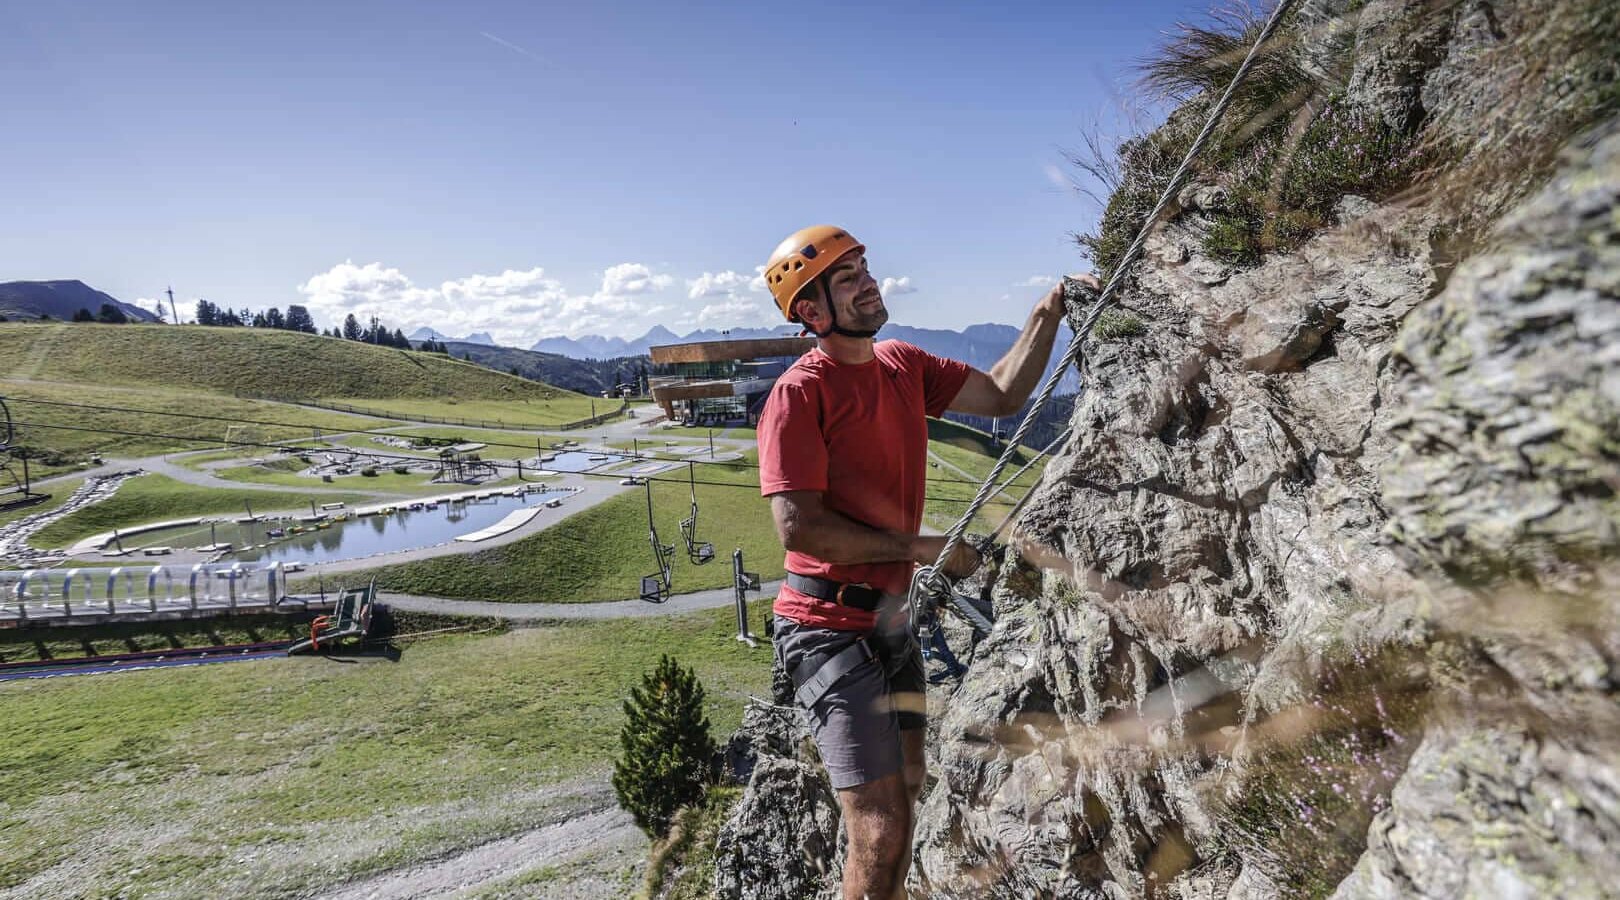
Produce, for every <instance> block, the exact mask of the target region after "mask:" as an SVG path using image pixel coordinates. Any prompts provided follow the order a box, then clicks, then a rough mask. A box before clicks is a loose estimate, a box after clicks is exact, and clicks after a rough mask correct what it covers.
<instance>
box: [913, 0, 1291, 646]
mask: <svg viewBox="0 0 1620 900" xmlns="http://www.w3.org/2000/svg"><path fill="white" fill-rule="evenodd" d="M1293 4H1294V0H1278V3H1277V7H1276V8H1275V9H1273V10H1272V11H1271V17H1270V18H1268V19H1267V20H1266V24H1265V27H1263V28H1261V29H1260V34H1259V35H1258V36H1256V38H1255V41H1254V44H1253V45H1252V46H1251V47H1249V52H1248V54H1247V55H1246V56H1244V57H1243V62H1242V63H1240V64H1239V65H1238V68H1237V71H1236V72H1234V73H1232V80H1231V81H1230V82H1229V83H1228V84H1227V85H1226V90H1225V92H1223V93H1222V94H1221V97H1220V99H1219V100H1218V101H1216V103H1215V105H1214V106H1213V107H1212V108H1211V109H1210V111H1209V116H1208V117H1207V118H1206V119H1205V120H1204V127H1203V128H1202V129H1201V130H1200V131H1199V132H1198V136H1197V137H1195V138H1194V139H1193V142H1192V144H1191V146H1189V147H1188V148H1187V153H1186V155H1185V156H1183V157H1182V159H1181V165H1179V166H1177V167H1176V171H1175V172H1174V173H1173V174H1172V175H1171V176H1170V180H1169V182H1168V183H1166V184H1165V187H1164V191H1163V192H1162V193H1161V194H1160V196H1159V201H1158V203H1156V204H1154V207H1153V211H1152V212H1150V213H1148V216H1147V218H1146V219H1144V220H1143V221H1142V227H1141V229H1140V230H1138V231H1137V234H1136V238H1135V239H1134V240H1133V241H1131V244H1130V246H1129V247H1128V248H1127V249H1126V250H1125V253H1124V255H1123V256H1121V257H1120V260H1119V264H1118V265H1116V266H1115V267H1114V271H1113V274H1111V275H1110V276H1109V277H1108V283H1107V284H1105V285H1103V289H1102V291H1101V292H1099V293H1098V294H1097V295H1096V298H1095V299H1094V300H1093V301H1092V303H1091V309H1090V311H1089V312H1088V313H1087V314H1086V316H1085V318H1084V319H1083V320H1082V321H1081V322H1080V323H1079V325H1078V326H1077V327H1076V328H1075V330H1074V337H1073V338H1072V339H1070V341H1069V346H1068V347H1067V348H1066V349H1065V350H1064V351H1063V357H1062V359H1061V360H1060V361H1059V362H1058V365H1057V366H1056V367H1054V368H1053V369H1052V373H1051V374H1050V375H1048V376H1047V378H1046V382H1045V383H1044V384H1042V385H1041V389H1040V393H1039V394H1037V395H1036V399H1035V403H1034V405H1033V406H1031V407H1030V409H1029V412H1028V413H1027V414H1026V415H1025V416H1024V420H1023V421H1022V422H1020V423H1019V424H1018V429H1017V430H1016V431H1014V432H1013V435H1012V437H1010V438H1008V439H1007V449H1006V450H1005V451H1003V452H1002V454H1001V457H1000V458H999V459H997V460H996V464H995V465H994V466H992V467H991V469H990V473H989V474H988V475H986V476H985V478H984V482H983V483H982V484H981V485H980V486H979V490H978V493H976V494H975V495H974V497H973V500H972V501H971V502H970V503H969V504H968V508H967V510H966V511H964V512H963V513H962V516H961V518H960V519H958V520H957V521H956V523H955V524H954V525H952V526H951V527H950V530H948V531H947V532H946V533H945V545H944V547H942V548H941V549H940V551H939V556H938V557H937V558H936V559H935V560H934V562H933V563H932V564H931V565H925V566H920V567H918V569H917V572H916V573H915V574H914V575H913V577H912V580H911V590H910V592H909V594H910V596H909V601H910V605H911V621H912V625H913V627H915V626H917V624H918V623H919V622H920V621H922V620H923V618H924V616H923V613H924V611H923V610H920V609H919V608H918V600H919V598H920V597H921V596H922V593H926V594H927V597H928V600H929V602H930V604H932V602H933V601H935V600H937V599H938V598H939V597H941V596H943V595H944V594H945V593H948V592H949V591H950V580H949V579H948V578H947V577H946V576H945V574H944V568H945V562H946V560H948V559H950V557H951V554H952V553H954V552H955V551H956V548H957V547H958V546H959V545H961V543H962V540H963V534H964V533H965V532H966V531H967V526H968V524H969V523H970V522H972V521H973V518H974V517H975V516H977V515H978V514H979V511H980V510H981V509H983V508H984V505H985V504H986V503H988V502H989V500H990V497H991V496H992V490H991V488H992V487H993V486H994V485H995V482H996V479H997V478H999V477H1000V476H1001V473H1002V471H1003V470H1005V469H1006V468H1007V465H1008V463H1010V462H1011V460H1012V457H1013V454H1014V453H1015V452H1016V448H1017V447H1018V445H1019V444H1020V443H1021V442H1022V441H1023V439H1024V435H1025V434H1026V433H1027V432H1028V431H1029V429H1030V427H1031V426H1032V425H1034V423H1035V419H1036V417H1037V416H1038V415H1039V414H1040V411H1041V409H1042V408H1043V407H1044V406H1046V403H1047V401H1049V400H1050V399H1052V394H1053V393H1054V392H1055V391H1056V390H1057V385H1058V381H1059V380H1060V379H1061V378H1062V377H1063V374H1064V373H1065V372H1067V371H1068V370H1069V367H1070V366H1072V365H1074V364H1075V363H1076V362H1077V361H1078V360H1079V358H1080V350H1081V348H1082V347H1083V346H1084V344H1085V339H1086V336H1087V335H1089V334H1090V333H1091V329H1092V328H1093V327H1094V326H1095V325H1096V324H1097V319H1098V318H1099V317H1101V315H1102V313H1103V311H1104V310H1105V309H1106V308H1107V307H1108V304H1109V303H1110V302H1111V301H1112V300H1113V299H1114V294H1115V292H1116V291H1117V290H1118V289H1119V286H1120V285H1121V284H1122V283H1124V279H1125V274H1126V272H1127V271H1129V270H1130V268H1131V266H1132V264H1134V263H1135V262H1136V260H1137V259H1138V258H1140V257H1141V255H1142V248H1143V246H1144V245H1145V244H1146V243H1147V239H1148V237H1149V236H1150V235H1151V234H1152V233H1153V227H1154V224H1155V223H1156V222H1157V221H1158V219H1159V216H1160V214H1162V213H1163V212H1164V210H1165V208H1166V207H1167V206H1169V205H1170V202H1171V201H1172V200H1173V199H1175V195H1176V191H1178V190H1180V188H1181V184H1182V182H1183V181H1185V180H1186V178H1187V173H1188V172H1189V171H1191V169H1192V164H1193V160H1194V159H1196V158H1197V156H1198V154H1199V153H1201V152H1203V150H1204V147H1205V145H1206V144H1208V143H1209V139H1210V137H1211V136H1213V135H1214V133H1215V127H1216V126H1217V125H1218V124H1220V120H1221V116H1223V115H1224V114H1225V113H1226V109H1227V107H1229V106H1231V104H1232V99H1233V97H1234V96H1236V93H1237V87H1238V85H1239V84H1240V83H1241V82H1242V81H1243V77H1244V76H1245V75H1247V74H1248V73H1249V69H1250V68H1251V67H1252V66H1253V65H1254V60H1255V58H1256V57H1257V56H1258V55H1259V52H1260V48H1261V46H1263V45H1264V44H1265V42H1266V41H1267V40H1269V39H1270V38H1271V35H1272V34H1273V33H1274V32H1275V31H1276V30H1277V26H1278V25H1279V24H1280V23H1281V22H1282V17H1283V15H1284V14H1286V13H1287V11H1288V9H1289V8H1290V7H1292V6H1293ZM1063 288H1064V300H1065V302H1066V304H1067V303H1068V302H1069V301H1071V298H1072V300H1074V301H1078V300H1079V299H1080V298H1079V297H1078V296H1074V295H1075V294H1076V293H1078V290H1079V289H1082V287H1081V285H1080V284H1079V282H1076V281H1074V280H1072V279H1068V278H1065V279H1064V283H1063ZM1070 428H1073V425H1072V424H1071V425H1070ZM1067 431H1068V429H1065V434H1066V433H1067ZM1042 452H1043V454H1044V452H1045V451H1042ZM1016 477H1017V476H1016V475H1015V476H1014V478H1016ZM997 493H999V491H997ZM1031 493H1033V491H1029V492H1026V493H1025V499H1027V498H1028V496H1029V494H1031ZM1022 505H1023V500H1020V501H1019V503H1018V505H1017V506H1015V507H1014V510H1015V511H1016V510H1017V509H1018V508H1019V507H1021V506H1022ZM1008 521H1011V519H1010V517H1009V519H1008ZM1002 524H1003V526H1005V525H1006V522H1003V523H1002ZM998 531H999V528H998ZM919 592H922V593H919Z"/></svg>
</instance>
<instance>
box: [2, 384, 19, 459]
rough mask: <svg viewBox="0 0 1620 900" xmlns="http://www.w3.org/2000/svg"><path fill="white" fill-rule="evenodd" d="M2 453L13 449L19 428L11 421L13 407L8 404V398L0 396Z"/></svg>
mask: <svg viewBox="0 0 1620 900" xmlns="http://www.w3.org/2000/svg"><path fill="white" fill-rule="evenodd" d="M0 420H4V421H0V453H4V452H5V451H7V450H10V449H11V444H12V442H14V441H15V440H17V428H16V426H15V425H14V424H13V423H12V421H11V407H9V406H7V405H6V398H4V397H0Z"/></svg>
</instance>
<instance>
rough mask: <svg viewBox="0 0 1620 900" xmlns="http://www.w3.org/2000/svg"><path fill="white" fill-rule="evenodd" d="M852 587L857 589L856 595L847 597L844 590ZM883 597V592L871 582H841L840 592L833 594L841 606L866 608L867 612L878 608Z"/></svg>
mask: <svg viewBox="0 0 1620 900" xmlns="http://www.w3.org/2000/svg"><path fill="white" fill-rule="evenodd" d="M850 588H854V589H855V595H854V596H851V597H848V598H846V597H845V596H844V592H845V591H848V590H849V589H850ZM882 599H883V592H882V591H880V590H878V589H877V588H875V587H872V586H871V585H869V584H840V585H839V586H838V593H836V594H834V595H833V602H834V603H836V604H838V605H839V606H847V607H849V608H851V609H859V610H865V611H866V612H872V611H873V610H875V609H877V607H878V602H879V601H881V600H882Z"/></svg>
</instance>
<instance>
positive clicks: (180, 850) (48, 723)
mask: <svg viewBox="0 0 1620 900" xmlns="http://www.w3.org/2000/svg"><path fill="white" fill-rule="evenodd" d="M763 602H766V601H760V603H763ZM762 614H763V608H762V607H761V606H760V604H759V603H756V605H755V609H754V617H755V618H756V619H757V618H758V617H759V616H760V615H762ZM734 630H735V620H734V615H733V613H732V611H731V610H730V609H729V608H727V609H716V610H709V611H704V612H700V613H693V614H689V615H683V616H670V617H659V618H654V619H636V620H617V621H607V622H593V623H579V624H575V625H567V626H557V627H549V628H544V629H524V630H517V631H510V632H506V633H502V634H495V635H486V636H449V637H441V638H435V639H429V640H422V641H418V642H415V643H411V644H408V645H406V648H405V650H404V653H403V655H402V656H401V657H400V658H399V659H398V661H397V662H388V661H385V660H382V659H369V660H364V661H362V662H360V663H359V664H343V663H342V662H340V661H334V660H329V659H322V658H319V657H316V658H308V657H299V658H291V659H276V660H266V661H259V662H243V663H224V664H219V665H210V666H200V667H194V668H172V669H160V670H149V671H141V672H131V673H125V674H120V675H109V676H97V677H75V678H53V679H43V680H38V681H27V682H15V683H11V684H6V685H4V686H3V687H0V715H4V716H5V717H6V720H7V721H8V723H10V724H9V725H8V728H7V735H6V740H4V741H0V797H4V798H5V810H6V824H5V826H4V827H3V828H0V890H4V889H11V890H14V891H16V892H17V896H35V897H44V896H68V895H73V896H86V897H89V896H94V897H114V896H127V897H150V896H171V897H182V896H184V897H221V896H231V897H236V898H260V897H265V898H268V897H285V896H293V895H298V896H310V895H314V894H317V893H322V892H323V889H326V888H330V887H332V886H334V885H336V884H337V883H340V882H342V881H345V880H349V879H352V878H355V877H358V876H363V875H365V874H368V873H371V872H375V871H378V870H381V869H385V868H390V867H394V866H399V865H408V864H410V863H413V862H417V861H421V860H424V859H428V858H432V857H436V856H440V855H444V854H446V853H450V852H454V851H455V850H457V849H459V848H463V847H467V846H471V845H473V844H476V843H480V842H483V841H487V840H490V839H493V838H496V837H500V836H503V835H506V834H511V833H515V832H518V831H523V830H527V829H532V828H535V827H540V826H542V825H544V824H547V823H548V822H550V821H554V820H555V818H556V817H557V816H558V815H559V814H561V813H562V812H565V811H566V810H561V809H560V808H559V807H560V806H561V805H562V803H561V802H560V801H559V800H558V799H557V798H556V796H555V795H554V794H552V793H551V792H550V788H549V786H551V785H555V784H557V783H558V782H560V781H564V780H567V779H572V778H577V777H581V776H589V777H591V778H593V779H603V778H605V773H606V770H607V768H608V766H609V765H610V763H611V761H612V759H613V757H614V755H615V754H616V752H617V746H618V741H617V736H618V730H619V727H620V726H621V724H622V722H623V712H622V709H621V702H622V700H623V698H624V697H626V696H627V695H628V692H629V689H630V687H631V686H632V685H633V684H635V683H637V682H638V680H639V678H640V676H641V674H642V673H643V672H644V671H647V670H649V669H651V668H652V667H653V666H654V665H655V664H656V662H657V659H658V656H659V654H660V653H665V652H668V653H671V654H672V655H674V656H676V657H677V658H678V659H679V660H680V661H681V662H682V663H683V664H685V665H688V666H693V667H695V668H696V670H697V672H698V674H699V677H700V678H701V679H702V681H703V684H704V687H705V688H706V691H707V701H708V702H707V707H708V710H707V711H708V715H709V717H710V719H711V721H712V723H713V725H714V733H715V735H716V738H717V739H723V738H724V736H725V735H726V734H728V733H729V731H730V730H731V729H732V728H734V727H735V726H736V724H737V723H738V721H739V720H740V718H741V710H742V706H743V703H744V701H745V698H746V697H747V696H748V695H749V694H754V695H765V694H767V693H768V690H769V681H770V651H769V649H768V648H766V647H763V646H762V647H760V648H757V649H752V650H750V649H748V648H746V647H744V646H743V645H741V644H739V643H737V642H736V641H735V640H733V639H732V637H731V635H732V633H733V632H734ZM55 867H59V868H55ZM35 879H37V880H35ZM53 879H54V880H53Z"/></svg>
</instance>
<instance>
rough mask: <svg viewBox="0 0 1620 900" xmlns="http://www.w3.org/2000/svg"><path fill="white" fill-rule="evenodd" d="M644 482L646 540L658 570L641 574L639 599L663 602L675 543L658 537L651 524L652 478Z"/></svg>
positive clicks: (666, 596)
mask: <svg viewBox="0 0 1620 900" xmlns="http://www.w3.org/2000/svg"><path fill="white" fill-rule="evenodd" d="M644 483H645V484H646V486H647V540H648V542H649V543H651V544H652V551H653V559H654V560H655V561H657V564H658V571H656V572H654V573H653V574H651V575H643V576H641V599H643V600H645V601H647V602H648V603H663V602H664V601H665V600H668V599H669V595H670V583H669V576H670V567H671V558H672V557H673V556H674V555H675V545H674V544H666V543H664V542H663V541H660V540H659V539H658V526H657V525H654V524H653V502H652V479H648V480H647V481H646V482H644Z"/></svg>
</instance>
